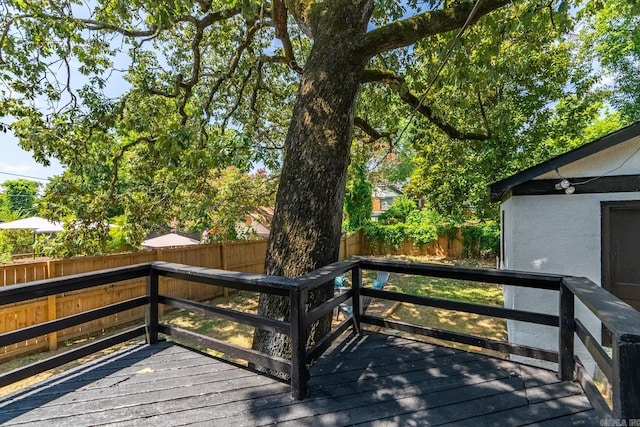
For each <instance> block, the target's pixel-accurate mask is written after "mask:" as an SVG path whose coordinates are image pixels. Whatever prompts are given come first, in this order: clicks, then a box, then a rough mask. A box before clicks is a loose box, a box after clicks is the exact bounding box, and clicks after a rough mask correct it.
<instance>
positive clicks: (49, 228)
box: [0, 216, 63, 234]
mask: <svg viewBox="0 0 640 427" xmlns="http://www.w3.org/2000/svg"><path fill="white" fill-rule="evenodd" d="M20 229H22V230H32V231H33V232H34V234H37V233H40V234H51V233H57V232H58V231H62V230H63V227H62V223H60V222H54V221H49V220H48V219H45V218H41V217H39V216H32V217H29V218H23V219H19V220H16V221H9V222H3V223H1V224H0V230H20Z"/></svg>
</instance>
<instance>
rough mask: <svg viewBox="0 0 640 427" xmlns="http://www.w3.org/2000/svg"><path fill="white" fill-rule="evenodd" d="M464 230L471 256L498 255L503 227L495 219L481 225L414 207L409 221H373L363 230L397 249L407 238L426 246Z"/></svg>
mask: <svg viewBox="0 0 640 427" xmlns="http://www.w3.org/2000/svg"><path fill="white" fill-rule="evenodd" d="M458 230H461V231H462V245H463V250H464V254H465V256H467V257H474V256H476V255H480V256H490V255H495V254H497V253H498V251H499V247H500V226H499V224H498V223H496V222H495V221H487V222H483V223H478V224H469V223H467V224H461V223H460V222H459V221H455V220H453V219H451V218H447V217H444V216H442V215H440V214H438V213H437V212H435V211H433V210H430V209H422V210H413V211H411V212H410V213H408V214H407V216H406V220H405V222H399V223H395V224H380V223H375V222H372V223H370V224H369V225H367V226H366V227H365V228H364V229H363V231H364V235H365V236H366V237H367V239H368V240H369V241H372V242H380V243H383V244H384V245H389V246H390V247H392V248H393V249H395V250H397V249H400V248H401V247H402V245H403V244H404V242H405V241H407V240H411V241H413V243H414V244H415V245H417V246H425V245H428V244H429V243H431V242H433V241H435V240H437V239H438V237H439V236H447V237H448V238H449V239H455V238H457V237H458Z"/></svg>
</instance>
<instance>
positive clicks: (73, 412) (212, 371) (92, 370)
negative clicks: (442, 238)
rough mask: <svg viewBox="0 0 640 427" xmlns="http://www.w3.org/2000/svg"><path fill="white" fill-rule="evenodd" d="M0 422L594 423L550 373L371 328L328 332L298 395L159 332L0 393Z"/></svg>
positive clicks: (572, 386) (583, 403) (578, 392)
mask: <svg viewBox="0 0 640 427" xmlns="http://www.w3.org/2000/svg"><path fill="white" fill-rule="evenodd" d="M0 424H2V425H17V426H23V425H46V426H74V427H78V426H98V425H148V426H179V425H180V426H181V425H202V426H226V427H239V426H252V427H253V426H263V425H278V426H327V427H328V426H331V427H334V426H347V425H349V426H351V425H359V426H427V425H451V424H452V425H471V424H473V425H476V426H491V425H495V426H505V425H506V426H516V425H530V424H535V425H545V426H565V425H571V424H574V425H600V424H599V420H598V417H597V414H596V413H595V411H594V410H593V409H592V407H591V405H590V404H589V402H588V400H587V398H586V397H585V396H584V394H583V393H582V389H581V387H580V386H579V385H577V384H576V383H572V382H559V381H558V379H557V378H556V375H555V374H554V373H553V372H549V371H546V370H542V369H538V368H532V367H529V366H524V365H519V364H516V363H512V362H509V361H504V360H500V359H494V358H490V357H486V356H481V355H477V354H472V353H466V352H462V351H457V350H452V349H449V348H444V347H437V346H433V345H429V344H425V343H422V342H417V341H413V340H409V339H405V338H401V337H398V336H393V335H383V334H375V333H367V334H365V335H362V336H355V337H354V336H345V338H344V339H342V340H339V341H338V344H337V345H334V347H332V348H331V349H330V350H329V351H328V352H327V353H326V354H325V355H324V356H323V357H322V358H321V359H320V360H319V361H318V362H317V363H316V364H314V366H313V367H312V368H311V381H310V394H309V396H308V397H307V398H306V399H304V400H302V401H295V400H292V398H291V393H290V388H289V385H288V384H285V383H282V382H279V381H277V380H274V379H272V378H270V377H266V376H262V375H258V374H256V373H254V372H252V371H249V370H247V369H244V368H241V367H237V366H234V365H232V364H228V363H224V362H221V361H219V360H217V359H215V358H212V357H209V356H206V355H203V354H201V353H198V352H195V351H192V350H190V349H187V348H184V347H181V346H179V345H176V344H173V343H167V342H161V343H158V344H155V345H152V346H148V345H145V344H139V345H136V346H133V347H130V348H127V349H126V350H123V351H120V352H118V353H114V354H112V355H110V356H108V357H105V358H102V359H99V360H97V361H95V362H92V363H90V364H87V365H85V366H82V367H79V368H76V369H74V370H72V371H69V372H67V373H64V374H62V375H60V376H57V377H55V378H53V379H50V380H48V381H47V382H45V383H43V384H40V385H38V386H36V387H33V388H30V389H28V390H24V391H22V392H19V393H16V394H14V395H12V396H9V397H7V398H5V399H2V400H0Z"/></svg>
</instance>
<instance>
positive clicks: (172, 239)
mask: <svg viewBox="0 0 640 427" xmlns="http://www.w3.org/2000/svg"><path fill="white" fill-rule="evenodd" d="M198 244H200V242H199V241H197V240H195V239H190V238H188V237H184V236H181V235H179V234H176V233H169V234H164V235H162V236H158V237H154V238H153V239H148V240H145V241H144V242H142V246H144V247H147V248H169V247H173V246H190V245H198Z"/></svg>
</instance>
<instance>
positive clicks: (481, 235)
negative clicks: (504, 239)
mask: <svg viewBox="0 0 640 427" xmlns="http://www.w3.org/2000/svg"><path fill="white" fill-rule="evenodd" d="M462 245H463V247H464V251H465V254H466V255H467V256H469V257H471V256H473V255H474V249H475V248H477V249H478V251H479V255H480V256H490V255H496V254H498V251H499V250H500V249H499V248H500V225H499V224H498V223H497V222H495V221H487V222H483V223H480V224H474V225H464V226H462Z"/></svg>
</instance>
